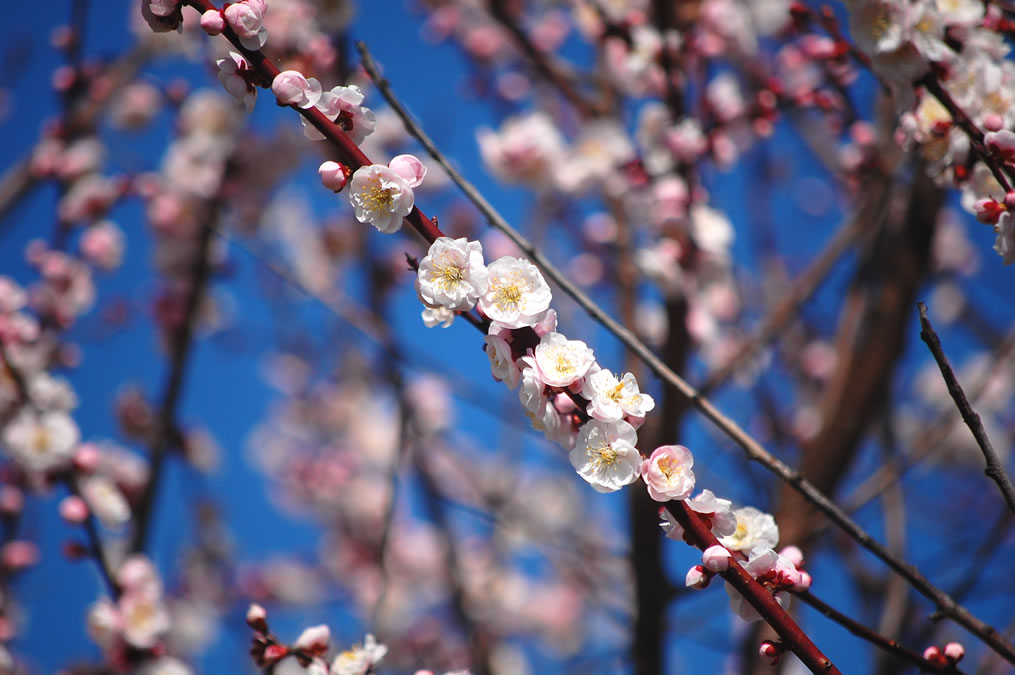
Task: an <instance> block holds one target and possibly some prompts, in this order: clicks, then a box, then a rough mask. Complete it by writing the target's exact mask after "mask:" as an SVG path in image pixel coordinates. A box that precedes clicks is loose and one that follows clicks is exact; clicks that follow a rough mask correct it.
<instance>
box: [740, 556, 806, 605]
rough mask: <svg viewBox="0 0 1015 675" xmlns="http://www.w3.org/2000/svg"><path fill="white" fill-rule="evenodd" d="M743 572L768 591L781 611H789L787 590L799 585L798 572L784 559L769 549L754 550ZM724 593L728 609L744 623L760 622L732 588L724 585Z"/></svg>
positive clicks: (742, 598)
mask: <svg viewBox="0 0 1015 675" xmlns="http://www.w3.org/2000/svg"><path fill="white" fill-rule="evenodd" d="M743 567H744V570H745V571H746V572H747V573H748V574H750V575H751V576H752V577H754V578H755V580H757V581H758V582H759V583H761V584H763V585H764V586H765V587H766V588H768V589H770V590H771V591H772V593H773V596H774V597H775V600H776V602H778V603H779V604H780V605H781V606H782V608H783V609H789V604H790V597H791V596H790V594H789V593H788V592H787V591H788V590H789V589H792V588H794V587H795V586H796V585H797V584H798V583H799V576H800V574H799V572H797V569H796V568H795V567H794V566H793V563H791V562H790V561H789V560H787V559H786V558H783V557H782V556H780V555H779V554H778V553H776V552H775V551H773V550H772V549H770V548H760V547H759V548H756V549H754V550H753V551H752V552H751V557H750V559H749V560H748V561H747V562H746V563H745V564H744V566H743ZM726 593H727V594H728V595H729V596H730V609H732V610H733V612H734V613H735V614H737V615H738V616H739V617H740V618H742V619H743V620H744V621H760V620H761V615H760V614H758V612H757V610H755V609H754V607H753V606H752V605H751V604H750V603H748V602H747V601H746V600H744V597H743V596H742V595H740V592H739V591H737V590H736V589H735V588H733V586H731V585H730V584H729V583H728V582H727V583H726Z"/></svg>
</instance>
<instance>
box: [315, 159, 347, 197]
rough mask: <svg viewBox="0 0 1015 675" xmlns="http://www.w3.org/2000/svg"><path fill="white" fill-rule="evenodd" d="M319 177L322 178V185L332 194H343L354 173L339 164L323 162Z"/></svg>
mask: <svg viewBox="0 0 1015 675" xmlns="http://www.w3.org/2000/svg"><path fill="white" fill-rule="evenodd" d="M317 175H318V176H320V177H321V184H322V185H324V187H326V188H328V189H329V190H331V191H332V192H341V191H342V188H344V187H345V184H346V183H347V182H348V181H349V176H351V175H352V172H351V171H350V170H349V167H347V166H345V165H344V164H339V163H338V162H332V161H330V160H329V161H327V162H323V163H322V164H321V166H319V167H318V168H317Z"/></svg>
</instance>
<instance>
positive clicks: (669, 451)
mask: <svg viewBox="0 0 1015 675" xmlns="http://www.w3.org/2000/svg"><path fill="white" fill-rule="evenodd" d="M693 464H694V457H693V456H692V455H691V452H690V451H689V450H688V449H687V448H685V447H684V446H682V445H664V446H662V447H659V448H656V449H655V450H654V451H653V452H652V456H651V457H649V458H648V459H646V460H644V461H643V462H642V463H641V477H642V479H643V480H644V481H645V486H646V487H647V488H648V494H649V496H650V497H652V499H654V500H655V501H657V502H666V501H669V500H671V499H676V500H682V499H687V498H688V497H690V496H691V491H692V490H693V489H694V472H693V471H691V466H692V465H693Z"/></svg>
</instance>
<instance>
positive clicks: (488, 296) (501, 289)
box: [479, 256, 551, 328]
mask: <svg viewBox="0 0 1015 675" xmlns="http://www.w3.org/2000/svg"><path fill="white" fill-rule="evenodd" d="M487 271H488V273H489V284H488V285H487V289H486V293H484V294H483V295H482V296H481V297H480V298H479V308H480V309H481V310H483V313H484V314H486V315H487V316H488V317H490V318H491V319H493V320H494V321H498V322H500V323H502V324H504V326H506V327H507V328H521V327H523V326H532V325H534V324H537V323H539V322H540V321H541V320H542V319H543V318H544V317H545V316H546V311H547V310H548V309H549V308H550V299H551V293H550V287H549V286H548V285H547V284H546V281H544V280H543V275H542V274H540V273H539V270H538V269H536V266H535V265H533V264H532V263H530V262H529V261H528V260H520V259H518V258H512V257H511V256H504V257H503V258H498V259H497V260H494V261H493V262H492V263H490V265H489V266H488V267H487Z"/></svg>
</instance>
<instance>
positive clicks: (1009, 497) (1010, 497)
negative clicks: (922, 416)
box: [917, 302, 1015, 513]
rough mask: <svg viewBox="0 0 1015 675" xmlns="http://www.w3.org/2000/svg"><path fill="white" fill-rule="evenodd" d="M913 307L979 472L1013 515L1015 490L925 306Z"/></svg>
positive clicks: (921, 334)
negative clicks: (976, 454)
mask: <svg viewBox="0 0 1015 675" xmlns="http://www.w3.org/2000/svg"><path fill="white" fill-rule="evenodd" d="M917 307H919V308H920V327H921V330H920V339H921V340H923V341H924V342H925V343H927V347H928V348H929V349H930V353H931V354H933V355H934V360H935V361H937V366H938V368H940V369H941V376H942V377H943V378H944V381H945V384H946V385H947V386H948V393H949V394H951V397H952V400H953V401H955V407H956V408H958V410H959V414H961V415H962V421H963V422H965V423H966V426H967V427H969V430H970V431H971V432H973V438H975V439H976V444H977V445H978V446H980V451H981V452H983V459H984V460H985V461H986V462H987V468H986V469H984V470H983V472H984V473H985V474H987V477H988V478H990V479H991V480H992V481H994V482H995V483H997V488H998V489H999V490H1000V491H1001V494H1002V495H1003V496H1004V501H1005V502H1006V503H1007V504H1008V509H1009V510H1010V511H1011V512H1012V513H1015V486H1012V483H1011V479H1009V478H1008V474H1006V473H1005V471H1004V466H1003V465H1002V464H1001V460H999V459H998V458H997V453H996V452H994V446H993V445H991V443H990V439H989V438H987V432H986V431H984V429H983V423H982V422H980V416H979V415H977V414H976V411H975V410H973V406H972V405H970V404H969V399H967V398H966V394H965V392H963V391H962V385H960V384H959V381H958V379H956V377H955V373H954V372H953V371H952V366H951V364H950V363H948V357H947V356H945V353H944V349H942V347H941V340H940V339H939V338H938V336H937V333H936V332H935V331H934V326H932V325H931V323H930V319H928V318H927V305H925V304H923V303H922V302H919V303H917Z"/></svg>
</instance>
